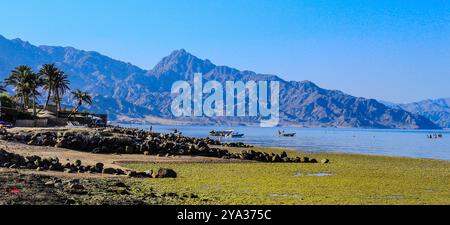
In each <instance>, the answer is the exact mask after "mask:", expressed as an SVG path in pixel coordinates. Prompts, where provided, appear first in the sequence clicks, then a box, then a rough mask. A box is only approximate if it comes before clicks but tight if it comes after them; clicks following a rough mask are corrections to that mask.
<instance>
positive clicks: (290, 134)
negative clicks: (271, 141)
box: [278, 131, 297, 137]
mask: <svg viewBox="0 0 450 225" xmlns="http://www.w3.org/2000/svg"><path fill="white" fill-rule="evenodd" d="M278 135H279V136H280V137H295V135H297V133H286V132H284V131H283V132H281V131H278Z"/></svg>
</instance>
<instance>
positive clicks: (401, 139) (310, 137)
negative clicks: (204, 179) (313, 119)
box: [120, 124, 450, 161]
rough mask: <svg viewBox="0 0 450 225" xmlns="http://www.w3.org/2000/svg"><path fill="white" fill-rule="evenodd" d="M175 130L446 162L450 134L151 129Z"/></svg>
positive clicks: (260, 143) (264, 143)
mask: <svg viewBox="0 0 450 225" xmlns="http://www.w3.org/2000/svg"><path fill="white" fill-rule="evenodd" d="M120 125H121V126H124V127H134V128H140V129H149V128H150V125H134V124H133V125H130V124H120ZM173 129H178V130H179V131H181V132H183V134H184V135H186V136H191V137H207V136H208V132H209V131H211V130H228V129H232V130H235V131H238V132H241V133H244V134H245V137H244V138H239V139H222V141H226V142H233V141H239V142H244V143H247V144H252V145H258V146H266V147H288V148H293V149H299V150H304V151H310V152H320V151H326V152H344V153H357V154H370V155H387V156H405V157H414V158H432V159H442V160H449V161H450V131H438V132H439V133H442V134H443V135H444V137H443V138H441V139H428V138H427V134H432V133H435V132H436V131H422V130H421V131H418V130H370V129H325V128H318V129H315V128H314V129H312V128H260V127H216V126H215V127H212V126H153V130H154V131H157V132H162V133H171V132H173ZM280 129H284V130H285V131H286V132H295V133H297V136H296V137H279V136H278V130H280Z"/></svg>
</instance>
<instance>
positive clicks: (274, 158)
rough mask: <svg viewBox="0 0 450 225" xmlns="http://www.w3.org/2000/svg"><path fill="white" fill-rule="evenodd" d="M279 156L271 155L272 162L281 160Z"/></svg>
mask: <svg viewBox="0 0 450 225" xmlns="http://www.w3.org/2000/svg"><path fill="white" fill-rule="evenodd" d="M281 161H282V160H281V157H280V156H279V155H275V156H273V157H272V162H281Z"/></svg>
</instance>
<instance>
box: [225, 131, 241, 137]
mask: <svg viewBox="0 0 450 225" xmlns="http://www.w3.org/2000/svg"><path fill="white" fill-rule="evenodd" d="M226 137H227V138H243V137H244V134H242V133H238V132H233V133H231V134H229V135H227V136H226Z"/></svg>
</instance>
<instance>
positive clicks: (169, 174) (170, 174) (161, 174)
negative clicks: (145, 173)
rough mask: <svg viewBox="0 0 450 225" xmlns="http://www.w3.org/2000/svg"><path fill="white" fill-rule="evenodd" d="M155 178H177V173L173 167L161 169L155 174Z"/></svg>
mask: <svg viewBox="0 0 450 225" xmlns="http://www.w3.org/2000/svg"><path fill="white" fill-rule="evenodd" d="M153 177H154V178H176V177H177V173H176V172H175V171H174V170H172V169H163V168H162V169H159V170H158V172H157V173H155V174H153Z"/></svg>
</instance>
